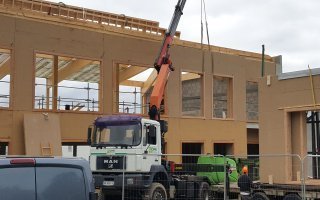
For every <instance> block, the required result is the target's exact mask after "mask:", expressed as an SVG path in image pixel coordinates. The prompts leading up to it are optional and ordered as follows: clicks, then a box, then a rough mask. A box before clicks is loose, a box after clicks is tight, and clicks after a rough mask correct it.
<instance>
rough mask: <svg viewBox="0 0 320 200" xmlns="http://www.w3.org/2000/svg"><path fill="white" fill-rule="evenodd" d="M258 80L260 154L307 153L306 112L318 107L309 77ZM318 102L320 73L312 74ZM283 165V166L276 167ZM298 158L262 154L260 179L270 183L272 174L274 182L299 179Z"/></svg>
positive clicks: (274, 77) (275, 77)
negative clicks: (314, 100) (268, 83)
mask: <svg viewBox="0 0 320 200" xmlns="http://www.w3.org/2000/svg"><path fill="white" fill-rule="evenodd" d="M270 80H271V85H269V86H268V85H267V77H265V78H262V79H260V81H259V99H260V102H259V112H260V116H259V117H260V119H259V121H260V124H259V126H260V133H259V141H260V154H262V155H267V154H269V155H270V154H297V155H299V156H301V157H303V156H305V155H306V154H307V147H306V137H307V133H306V127H305V126H306V124H305V123H306V119H305V118H306V114H305V112H306V111H308V110H314V109H319V106H318V105H317V106H316V105H314V102H313V98H312V89H311V82H310V78H309V77H300V78H293V79H287V80H278V78H277V76H271V78H270ZM313 81H314V89H315V95H316V101H317V100H319V99H320V76H319V75H316V76H313ZM275 164H276V166H281V167H274V166H275ZM299 164H300V162H299V160H298V158H297V157H291V156H283V157H262V158H261V160H260V178H261V181H263V182H268V177H269V175H271V176H273V181H274V182H275V183H287V182H291V181H295V180H296V173H297V172H298V171H299V170H300V168H299Z"/></svg>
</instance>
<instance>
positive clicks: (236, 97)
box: [0, 0, 320, 182]
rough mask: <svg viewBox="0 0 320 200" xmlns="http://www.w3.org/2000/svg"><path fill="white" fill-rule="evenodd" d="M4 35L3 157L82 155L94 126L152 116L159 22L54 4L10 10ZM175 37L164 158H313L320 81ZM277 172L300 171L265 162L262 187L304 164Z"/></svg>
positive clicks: (16, 3)
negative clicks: (67, 149)
mask: <svg viewBox="0 0 320 200" xmlns="http://www.w3.org/2000/svg"><path fill="white" fill-rule="evenodd" d="M0 26H1V27H3V28H1V29H0V124H1V126H0V144H1V153H2V154H6V153H7V154H12V155H16V154H32V153H31V152H35V151H39V154H42V155H47V154H58V155H59V154H61V148H60V147H56V146H54V145H53V144H52V141H55V142H60V143H61V144H62V145H64V146H73V149H74V150H73V153H74V155H75V156H76V149H77V147H78V146H81V145H86V141H87V128H88V126H89V125H90V124H92V122H93V120H94V119H95V118H96V117H98V116H101V115H116V114H120V113H129V114H140V115H144V116H147V113H148V108H149V107H148V102H149V97H150V91H151V90H152V87H153V83H154V80H155V78H156V76H157V73H156V70H154V69H153V62H154V59H155V55H157V51H158V49H159V46H160V45H161V40H162V38H163V34H164V33H165V29H164V28H161V27H159V23H158V22H154V21H149V20H144V19H138V18H133V17H128V16H124V15H116V14H111V13H106V12H100V11H95V10H89V9H83V8H78V7H73V6H69V5H68V6H67V5H64V4H56V3H49V2H45V1H35V0H0ZM4 27H5V28H4ZM182 34H183V33H182ZM175 37H176V38H175V41H174V44H173V46H172V48H171V50H170V51H171V57H172V61H173V63H174V67H175V71H174V72H172V73H171V75H170V78H169V81H168V83H167V87H166V93H165V96H164V100H163V106H162V118H163V119H166V120H167V121H168V124H169V132H168V133H166V135H165V152H166V153H178V154H205V153H210V154H222V155H247V154H259V153H260V154H268V153H283V154H291V153H295V154H300V155H306V153H307V151H308V150H307V149H308V148H307V146H308V145H307V140H308V137H307V135H308V134H307V124H308V123H309V122H308V121H307V120H308V119H310V120H311V118H312V117H311V118H310V116H311V115H312V116H315V118H314V119H315V120H311V121H312V122H311V121H310V123H313V124H315V123H316V125H315V126H317V127H319V120H316V116H318V114H317V112H311V111H312V110H316V109H318V104H317V103H316V99H319V95H320V93H319V85H320V84H319V83H318V82H319V81H320V79H319V77H318V76H316V77H313V79H312V81H314V82H315V83H314V84H313V86H312V87H311V86H310V76H309V75H308V73H307V77H303V76H304V75H303V72H300V74H299V73H297V74H295V76H294V75H292V74H290V73H289V74H282V73H281V57H280V56H279V57H270V56H268V55H266V56H265V57H264V68H263V69H262V67H261V66H262V55H261V54H258V53H252V52H246V51H239V50H234V49H228V48H223V47H217V46H210V47H208V46H205V47H203V46H202V45H200V44H197V43H194V42H189V41H183V40H180V39H179V37H180V33H179V32H178V33H177V34H176V36H175ZM262 71H263V73H261V72H262ZM312 73H313V74H314V75H316V74H317V72H315V71H314V72H312ZM312 73H311V74H312ZM289 78H290V79H289ZM311 78H312V76H311ZM312 94H313V97H314V98H312ZM308 111H310V112H308ZM308 113H309V114H308ZM306 116H309V118H307V117H306ZM48 118H49V119H50V120H53V121H54V122H53V123H51V125H46V124H45V121H46V120H48ZM312 119H313V118H312ZM52 124H53V125H52ZM315 130H317V131H318V133H319V130H318V129H315ZM309 132H310V131H309ZM314 134H315V135H317V134H316V133H314ZM41 135H46V137H44V136H43V137H42V136H41ZM48 135H49V136H48ZM317 137H318V139H319V138H320V137H319V136H317ZM275 138H276V139H275ZM37 140H39V141H40V140H41V142H40V144H38V143H37V142H36V141H37ZM310 140H311V139H310ZM270 144H277V145H276V146H274V145H270ZM319 144H320V142H319ZM312 148H313V150H315V149H316V148H317V143H315V144H312ZM314 152H315V151H314ZM181 162H183V159H182V158H181ZM279 162H281V163H282V164H283V165H284V166H287V167H288V168H290V169H292V170H287V169H288V168H284V169H277V170H275V171H272V170H268V171H264V169H269V168H270V166H272V163H269V162H268V161H267V160H266V159H261V178H262V180H263V179H265V180H266V179H267V177H268V176H269V175H273V176H274V181H275V182H277V181H278V182H286V181H291V180H293V179H295V178H296V177H295V174H296V171H298V169H295V168H294V167H292V166H293V162H294V161H292V160H290V159H283V158H282V159H280V160H279ZM316 163H317V162H316ZM315 173H319V172H315ZM319 174H320V173H319Z"/></svg>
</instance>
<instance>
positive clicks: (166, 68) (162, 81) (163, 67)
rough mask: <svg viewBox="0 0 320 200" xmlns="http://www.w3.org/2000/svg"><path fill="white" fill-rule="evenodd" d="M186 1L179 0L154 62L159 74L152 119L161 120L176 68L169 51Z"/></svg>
mask: <svg viewBox="0 0 320 200" xmlns="http://www.w3.org/2000/svg"><path fill="white" fill-rule="evenodd" d="M185 3H186V0H179V1H178V3H177V5H176V7H175V11H174V14H173V17H172V19H171V23H170V25H169V28H168V30H167V32H166V34H165V36H164V39H163V42H162V46H161V49H160V53H159V55H158V57H157V59H156V61H155V63H154V68H155V69H156V70H157V71H158V76H157V80H156V82H155V85H154V88H153V90H152V93H151V97H150V107H149V118H150V119H152V120H160V105H161V101H162V99H163V95H164V91H165V86H166V84H167V81H168V78H169V75H170V72H171V71H173V70H174V69H173V67H172V62H171V60H170V54H169V52H168V51H169V48H170V46H171V44H172V41H173V38H174V35H175V33H176V30H177V26H178V24H179V21H180V17H181V15H182V14H183V12H182V11H183V8H184V5H185Z"/></svg>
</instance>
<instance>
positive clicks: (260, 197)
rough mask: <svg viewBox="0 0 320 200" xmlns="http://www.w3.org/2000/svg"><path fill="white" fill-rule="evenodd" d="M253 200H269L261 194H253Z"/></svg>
mask: <svg viewBox="0 0 320 200" xmlns="http://www.w3.org/2000/svg"><path fill="white" fill-rule="evenodd" d="M252 199H253V200H269V197H268V196H267V195H266V194H265V193H263V192H257V193H254V194H253V196H252Z"/></svg>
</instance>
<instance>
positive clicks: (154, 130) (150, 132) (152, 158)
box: [143, 124, 161, 171]
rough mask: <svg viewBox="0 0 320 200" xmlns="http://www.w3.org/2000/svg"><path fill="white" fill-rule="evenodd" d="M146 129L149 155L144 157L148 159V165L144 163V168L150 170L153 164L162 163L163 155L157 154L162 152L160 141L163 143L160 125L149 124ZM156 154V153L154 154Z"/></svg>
mask: <svg viewBox="0 0 320 200" xmlns="http://www.w3.org/2000/svg"><path fill="white" fill-rule="evenodd" d="M145 128H146V130H145V133H146V147H147V148H146V153H147V156H146V157H144V159H145V160H146V161H147V162H146V165H144V166H143V167H144V170H146V171H149V170H150V167H151V165H160V164H161V157H160V156H158V155H157V154H160V153H161V148H160V145H161V144H160V143H161V135H160V130H159V127H158V126H155V125H152V124H150V125H147V126H146V127H145ZM154 154H155V155H154Z"/></svg>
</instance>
